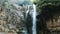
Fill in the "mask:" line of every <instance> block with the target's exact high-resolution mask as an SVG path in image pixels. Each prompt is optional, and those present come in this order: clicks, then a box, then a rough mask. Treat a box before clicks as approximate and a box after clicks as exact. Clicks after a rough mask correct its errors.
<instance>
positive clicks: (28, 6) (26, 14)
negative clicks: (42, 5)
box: [26, 6, 29, 17]
mask: <svg viewBox="0 0 60 34" xmlns="http://www.w3.org/2000/svg"><path fill="white" fill-rule="evenodd" d="M27 9H28V10H27V11H26V17H27V15H28V13H29V6H27Z"/></svg>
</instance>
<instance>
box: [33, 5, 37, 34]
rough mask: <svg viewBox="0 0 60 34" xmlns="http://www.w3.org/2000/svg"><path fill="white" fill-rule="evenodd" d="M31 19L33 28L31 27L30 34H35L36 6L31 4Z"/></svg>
mask: <svg viewBox="0 0 60 34" xmlns="http://www.w3.org/2000/svg"><path fill="white" fill-rule="evenodd" d="M32 18H33V21H32V23H33V26H32V34H36V5H35V4H33V15H32Z"/></svg>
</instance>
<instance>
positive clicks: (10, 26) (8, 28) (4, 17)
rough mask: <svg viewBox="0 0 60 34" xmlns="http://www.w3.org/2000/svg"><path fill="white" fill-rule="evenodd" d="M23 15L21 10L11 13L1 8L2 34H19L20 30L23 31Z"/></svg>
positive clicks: (0, 31) (0, 32)
mask: <svg viewBox="0 0 60 34" xmlns="http://www.w3.org/2000/svg"><path fill="white" fill-rule="evenodd" d="M22 10H23V9H22ZM21 15H22V13H21V12H20V11H19V10H16V9H15V10H14V9H11V10H10V11H9V10H8V9H7V10H6V9H5V8H3V7H1V6H0V34H17V32H19V30H20V31H21V30H22V22H21V20H22V19H21Z"/></svg>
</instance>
